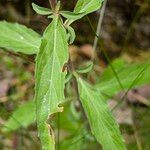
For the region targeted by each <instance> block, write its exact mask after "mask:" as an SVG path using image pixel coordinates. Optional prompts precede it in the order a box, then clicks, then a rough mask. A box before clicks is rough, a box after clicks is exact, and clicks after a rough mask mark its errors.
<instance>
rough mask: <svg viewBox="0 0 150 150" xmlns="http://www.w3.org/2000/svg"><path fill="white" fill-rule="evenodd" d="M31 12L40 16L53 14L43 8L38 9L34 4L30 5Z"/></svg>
mask: <svg viewBox="0 0 150 150" xmlns="http://www.w3.org/2000/svg"><path fill="white" fill-rule="evenodd" d="M32 7H33V10H34V11H35V12H36V13H37V14H40V15H51V14H52V13H53V12H52V10H50V9H48V8H44V7H40V6H38V5H36V4H34V3H32Z"/></svg>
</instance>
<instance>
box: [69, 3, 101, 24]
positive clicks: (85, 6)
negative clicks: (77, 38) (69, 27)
mask: <svg viewBox="0 0 150 150" xmlns="http://www.w3.org/2000/svg"><path fill="white" fill-rule="evenodd" d="M102 2H103V0H78V2H77V4H76V7H75V9H74V13H83V15H82V17H83V16H85V15H87V14H89V13H92V12H94V11H96V10H98V9H99V8H100V7H101V5H102ZM75 20H76V19H71V21H70V22H71V23H72V22H73V21H75Z"/></svg>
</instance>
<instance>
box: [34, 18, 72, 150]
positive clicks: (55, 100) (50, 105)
mask: <svg viewBox="0 0 150 150" xmlns="http://www.w3.org/2000/svg"><path fill="white" fill-rule="evenodd" d="M68 57H69V56H68V43H67V33H66V30H65V28H64V26H63V24H62V22H61V20H60V18H59V16H55V18H54V19H53V21H52V22H51V24H50V25H49V26H48V27H47V29H46V31H45V32H44V35H43V39H42V44H41V47H40V51H39V53H38V56H37V59H36V87H35V100H36V110H37V111H36V117H37V125H38V131H39V136H40V139H41V142H42V147H43V149H46V150H49V149H50V150H53V149H54V144H55V142H54V136H53V135H52V134H51V133H50V126H49V124H47V121H48V118H49V116H50V115H51V114H53V113H56V112H61V111H62V108H61V107H59V104H60V103H62V102H63V101H64V85H65V76H66V74H67V72H66V71H63V67H64V65H65V63H67V61H68Z"/></svg>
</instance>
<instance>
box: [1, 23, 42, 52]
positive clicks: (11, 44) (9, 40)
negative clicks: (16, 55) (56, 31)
mask: <svg viewBox="0 0 150 150" xmlns="http://www.w3.org/2000/svg"><path fill="white" fill-rule="evenodd" d="M40 44H41V37H40V35H39V34H38V33H36V32H35V31H33V30H32V29H29V28H27V27H25V26H23V25H19V24H17V23H8V22H6V21H1V22H0V47H1V48H6V49H11V50H13V51H14V52H20V53H24V54H36V53H37V52H38V51H39V47H40Z"/></svg>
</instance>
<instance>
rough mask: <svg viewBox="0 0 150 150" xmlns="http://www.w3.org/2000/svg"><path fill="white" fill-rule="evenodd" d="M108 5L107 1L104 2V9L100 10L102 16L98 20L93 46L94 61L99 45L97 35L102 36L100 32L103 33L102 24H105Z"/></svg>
mask: <svg viewBox="0 0 150 150" xmlns="http://www.w3.org/2000/svg"><path fill="white" fill-rule="evenodd" d="M106 4H107V0H105V1H104V3H103V6H102V9H101V10H100V15H99V20H98V25H97V30H96V34H95V39H94V44H93V55H92V59H94V55H95V50H96V47H97V43H98V37H97V35H100V31H101V28H102V22H103V18H104V13H105V8H106Z"/></svg>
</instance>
